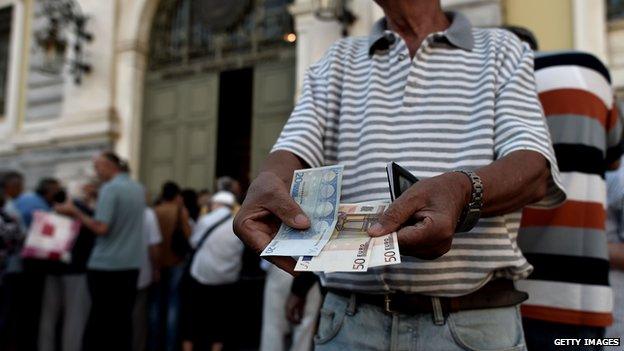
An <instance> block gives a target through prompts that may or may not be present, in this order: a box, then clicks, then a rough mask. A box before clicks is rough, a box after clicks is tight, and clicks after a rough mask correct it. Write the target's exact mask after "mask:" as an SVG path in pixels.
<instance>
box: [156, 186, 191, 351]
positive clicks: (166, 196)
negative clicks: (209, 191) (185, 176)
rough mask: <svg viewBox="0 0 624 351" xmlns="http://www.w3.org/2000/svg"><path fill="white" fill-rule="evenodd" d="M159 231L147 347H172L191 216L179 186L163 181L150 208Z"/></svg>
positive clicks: (172, 350) (175, 342)
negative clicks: (157, 264)
mask: <svg viewBox="0 0 624 351" xmlns="http://www.w3.org/2000/svg"><path fill="white" fill-rule="evenodd" d="M154 212H155V213H156V218H157V219H158V225H159V227H160V232H161V234H162V243H161V249H160V262H159V267H160V281H159V282H158V283H157V284H156V286H155V288H154V293H153V296H152V299H151V302H150V305H151V306H150V338H149V345H148V348H149V349H150V350H166V351H175V350H176V347H177V346H176V345H178V344H179V342H180V337H179V333H178V315H179V310H180V294H179V287H180V281H181V279H182V274H183V273H184V259H185V256H186V254H187V253H188V252H187V250H188V248H189V246H188V238H189V237H190V236H191V225H190V223H191V220H190V216H189V213H188V210H187V209H186V207H185V206H184V199H183V198H182V193H181V191H180V187H179V186H178V185H177V184H176V183H174V182H171V181H169V182H165V183H164V184H163V186H162V191H161V194H160V202H159V203H158V205H156V207H155V208H154Z"/></svg>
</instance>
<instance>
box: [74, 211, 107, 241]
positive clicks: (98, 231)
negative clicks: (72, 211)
mask: <svg viewBox="0 0 624 351" xmlns="http://www.w3.org/2000/svg"><path fill="white" fill-rule="evenodd" d="M76 219H77V220H78V221H80V223H82V225H84V226H85V227H87V229H89V230H90V231H92V232H93V233H95V235H106V233H107V232H108V226H107V225H106V224H104V223H101V222H98V221H96V220H95V219H94V218H93V217H90V216H88V215H86V214H85V213H83V212H82V211H78V213H77V215H76Z"/></svg>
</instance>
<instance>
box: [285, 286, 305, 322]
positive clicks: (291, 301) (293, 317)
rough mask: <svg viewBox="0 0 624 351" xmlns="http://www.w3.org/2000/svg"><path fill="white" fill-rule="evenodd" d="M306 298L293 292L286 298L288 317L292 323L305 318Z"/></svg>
mask: <svg viewBox="0 0 624 351" xmlns="http://www.w3.org/2000/svg"><path fill="white" fill-rule="evenodd" d="M305 303H306V300H305V299H304V298H301V297H299V296H297V295H295V294H293V293H291V294H290V295H289V296H288V299H287V300H286V319H288V321H289V322H290V323H292V324H299V323H301V320H302V319H303V313H304V310H305Z"/></svg>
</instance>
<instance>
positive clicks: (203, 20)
mask: <svg viewBox="0 0 624 351" xmlns="http://www.w3.org/2000/svg"><path fill="white" fill-rule="evenodd" d="M291 2H292V0H254V1H252V0H211V1H205V0H163V1H161V2H160V5H159V10H158V12H157V14H156V16H155V18H154V24H153V27H152V35H151V47H150V61H151V63H150V66H151V68H152V69H154V68H160V67H164V66H168V65H180V64H182V63H188V62H190V61H193V60H197V59H204V60H206V59H208V60H221V61H227V60H231V59H235V57H236V56H240V55H256V56H261V54H262V53H263V52H266V51H269V50H280V49H283V48H294V43H293V42H292V40H291V41H287V40H285V38H286V36H287V35H288V34H290V33H292V32H293V23H292V18H291V16H290V13H289V12H288V5H289V4H290V3H291ZM239 58H240V57H239Z"/></svg>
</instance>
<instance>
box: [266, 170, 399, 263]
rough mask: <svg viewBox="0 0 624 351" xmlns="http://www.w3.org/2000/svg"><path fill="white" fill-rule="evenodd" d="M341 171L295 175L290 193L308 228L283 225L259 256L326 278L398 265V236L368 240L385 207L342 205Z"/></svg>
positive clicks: (310, 171) (309, 172)
mask: <svg viewBox="0 0 624 351" xmlns="http://www.w3.org/2000/svg"><path fill="white" fill-rule="evenodd" d="M342 171H343V167H342V166H329V167H321V168H311V169H304V170H297V171H295V173H294V176H293V181H292V184H291V189H290V193H291V196H292V197H293V199H294V200H295V202H297V203H298V204H299V206H300V207H301V209H302V210H303V211H304V212H305V213H306V215H307V216H308V218H309V219H310V222H311V225H310V228H308V229H307V230H297V229H293V228H291V227H288V226H286V225H284V224H282V226H281V227H280V229H279V231H278V232H277V234H276V236H275V237H274V238H273V240H272V241H271V242H270V243H269V245H268V246H267V247H266V248H265V249H264V251H263V252H262V254H261V256H293V257H298V261H297V265H296V266H295V270H296V271H311V272H326V273H329V272H366V271H367V270H368V268H369V267H378V266H385V265H392V264H398V263H401V255H400V254H399V245H398V242H397V237H396V233H392V234H388V235H385V236H381V237H376V238H371V237H370V236H368V234H367V230H368V228H369V227H370V226H371V225H373V224H374V223H375V222H376V221H377V219H378V218H379V216H380V215H381V214H383V212H384V211H385V210H386V208H387V207H388V203H384V202H366V203H358V204H341V203H340V190H341V185H342Z"/></svg>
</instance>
